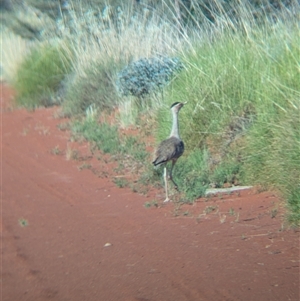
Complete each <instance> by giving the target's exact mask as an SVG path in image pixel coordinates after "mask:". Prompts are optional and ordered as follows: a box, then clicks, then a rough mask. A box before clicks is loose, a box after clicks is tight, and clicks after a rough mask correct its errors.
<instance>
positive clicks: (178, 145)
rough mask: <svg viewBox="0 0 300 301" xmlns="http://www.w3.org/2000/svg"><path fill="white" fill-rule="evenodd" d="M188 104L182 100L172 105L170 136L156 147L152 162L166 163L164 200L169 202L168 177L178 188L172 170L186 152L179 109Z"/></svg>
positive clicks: (157, 163)
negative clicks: (182, 138) (180, 125)
mask: <svg viewBox="0 0 300 301" xmlns="http://www.w3.org/2000/svg"><path fill="white" fill-rule="evenodd" d="M185 104H186V102H185V103H182V102H175V103H173V104H172V106H171V112H172V117H173V124H172V130H171V134H170V137H169V138H168V139H166V140H163V141H162V142H161V143H160V144H159V146H158V147H157V149H156V152H155V160H154V161H153V162H152V163H153V164H154V166H157V165H160V164H165V167H164V182H165V191H166V199H165V200H164V202H169V201H170V200H169V195H168V178H169V179H170V180H171V181H172V182H173V184H174V185H175V187H176V188H177V187H178V186H177V184H176V183H175V182H174V180H173V177H172V170H173V167H174V165H175V163H176V161H177V159H178V158H179V157H180V156H181V155H182V154H183V152H184V143H183V141H182V140H181V138H180V136H179V124H178V113H179V110H180V109H181V108H182V107H183V106H184V105H185ZM169 161H172V165H171V169H170V172H169V175H168V170H167V162H169Z"/></svg>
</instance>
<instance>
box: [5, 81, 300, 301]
mask: <svg viewBox="0 0 300 301" xmlns="http://www.w3.org/2000/svg"><path fill="white" fill-rule="evenodd" d="M1 95H2V99H1V106H2V108H3V110H2V115H1V120H2V127H1V134H2V147H1V158H2V162H1V163H2V164H1V165H2V169H1V171H2V182H1V191H2V223H1V226H2V270H1V272H2V275H1V278H2V283H1V284H2V299H1V300H2V301H16V300H22V301H26V300H28V301H39V300H59V301H60V300H70V301H71V300H72V301H77V300H78V301H83V300H87V301H94V300H95V301H96V300H97V301H99V300H100V301H102V300H103V301H110V300H112V301H121V300H124V301H150V300H151V301H177V300H178V301H200V300H203V301H226V300H227V301H229V300H232V301H236V300H241V301H248V300H249V301H250V300H253V301H254V300H255V301H260V300H261V301H268V300H270V301H276V300H278V301H285V300H293V301H298V300H299V299H300V294H299V232H296V231H294V230H287V229H285V228H283V219H282V209H281V206H280V203H279V200H278V198H276V197H275V196H274V195H273V194H272V193H267V192H263V193H257V192H256V191H253V190H252V191H251V190H250V191H249V190H248V191H244V192H241V193H239V194H232V195H227V196H224V197H220V196H218V197H214V198H210V199H209V200H205V199H200V200H199V201H198V202H196V203H195V204H194V205H190V206H188V205H186V206H184V207H182V208H180V210H179V212H178V214H179V215H178V216H176V217H175V214H174V212H175V209H174V208H175V207H174V204H167V205H165V206H164V207H162V208H155V207H151V208H148V209H147V208H145V207H144V204H145V202H147V201H148V202H149V201H151V200H153V199H154V198H156V199H161V200H163V195H161V193H162V192H161V191H157V192H156V191H154V192H151V193H150V195H149V196H148V197H146V196H142V195H139V194H137V193H133V192H131V190H130V189H127V188H123V189H120V188H117V187H116V186H115V185H114V184H113V183H112V181H111V179H106V178H99V177H97V176H95V174H94V173H92V172H91V171H90V170H87V169H83V170H79V168H78V166H79V165H80V164H82V162H81V163H80V162H78V161H74V160H66V156H65V155H59V154H55V153H54V152H53V149H54V148H55V147H57V146H59V149H62V150H66V149H67V147H68V138H69V133H68V132H63V131H60V130H59V129H58V128H57V124H58V123H60V122H61V120H59V119H55V118H54V117H53V114H54V113H55V110H57V108H51V109H41V110H36V111H35V112H27V111H25V110H17V109H14V110H11V108H10V105H9V102H8V98H9V96H10V95H11V92H10V91H9V89H8V88H7V87H6V86H4V87H3V90H2V93H1ZM80 147H81V148H82V150H83V151H84V149H85V148H86V152H88V148H87V147H86V145H84V144H83V145H81V146H80ZM92 162H93V163H92V164H93V166H94V167H95V168H100V167H101V164H102V163H101V162H100V161H97V160H94V161H92ZM103 168H105V167H103ZM211 210H212V212H209V211H211ZM106 244H110V245H109V246H105V245H106Z"/></svg>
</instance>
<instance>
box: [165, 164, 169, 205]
mask: <svg viewBox="0 0 300 301" xmlns="http://www.w3.org/2000/svg"><path fill="white" fill-rule="evenodd" d="M164 181H165V191H166V199H165V200H164V203H166V202H169V201H170V199H169V194H168V171H167V167H166V166H165V167H164Z"/></svg>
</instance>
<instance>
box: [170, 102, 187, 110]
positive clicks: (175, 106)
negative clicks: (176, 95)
mask: <svg viewBox="0 0 300 301" xmlns="http://www.w3.org/2000/svg"><path fill="white" fill-rule="evenodd" d="M185 104H186V102H174V103H173V104H172V105H171V107H170V109H171V110H172V111H173V110H174V111H176V112H179V110H180V109H181V108H182V107H183V106H184V105H185Z"/></svg>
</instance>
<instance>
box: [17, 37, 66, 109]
mask: <svg viewBox="0 0 300 301" xmlns="http://www.w3.org/2000/svg"><path fill="white" fill-rule="evenodd" d="M71 56H72V53H71V52H70V51H67V48H66V47H62V46H61V45H52V44H51V45H50V44H49V43H44V44H40V45H37V46H36V47H34V48H33V49H32V50H31V51H30V53H29V54H28V55H27V56H26V57H25V58H24V59H23V61H22V63H21V64H20V66H19V68H18V70H17V76H16V78H15V80H14V82H13V86H14V88H15V90H16V93H17V96H16V101H17V103H18V104H19V105H21V106H24V107H27V108H31V109H32V108H36V107H38V106H41V105H45V106H48V105H52V104H55V103H57V100H56V98H55V96H56V93H57V92H58V91H59V89H60V88H61V83H62V81H63V79H64V78H65V76H66V75H67V74H68V73H69V72H70V71H71V67H72V65H71Z"/></svg>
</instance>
